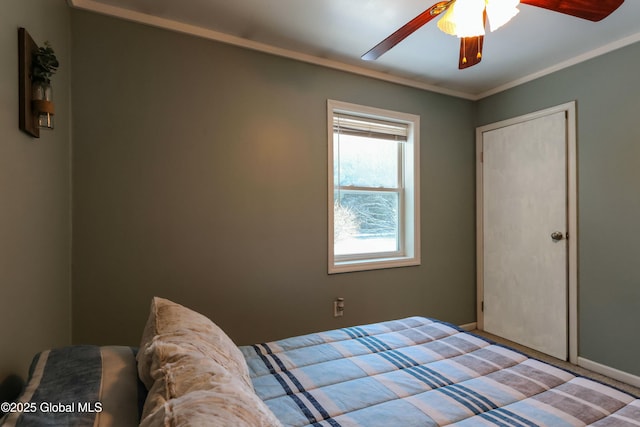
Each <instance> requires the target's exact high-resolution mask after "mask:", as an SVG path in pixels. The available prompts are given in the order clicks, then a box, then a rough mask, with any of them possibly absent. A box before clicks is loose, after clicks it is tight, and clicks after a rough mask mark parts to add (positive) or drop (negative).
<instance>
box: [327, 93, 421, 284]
mask: <svg viewBox="0 0 640 427" xmlns="http://www.w3.org/2000/svg"><path fill="white" fill-rule="evenodd" d="M334 113H339V114H348V115H351V116H357V117H364V118H371V119H376V120H384V121H389V122H396V123H403V124H405V125H407V128H408V129H407V132H408V134H407V141H406V142H405V143H404V144H403V149H402V155H401V158H402V160H403V164H402V177H401V180H400V181H401V183H402V188H401V192H400V197H399V203H400V204H402V206H399V212H400V218H399V224H398V226H399V233H400V235H399V245H400V248H399V251H398V252H394V253H370V254H357V255H353V256H348V257H345V256H337V255H335V253H334V218H333V217H334V202H335V200H334V191H335V184H336V183H334V179H333V177H334V163H333V162H334V158H333V155H334V150H333V147H334V138H333V134H334V131H333V117H334ZM327 122H328V123H327V134H328V147H329V148H328V217H329V227H328V229H329V233H328V237H329V244H328V254H329V274H334V273H346V272H352V271H363V270H376V269H382V268H395V267H406V266H414V265H420V262H421V258H420V135H419V132H420V116H418V115H414V114H408V113H401V112H397V111H390V110H384V109H380V108H374V107H367V106H363V105H357V104H351V103H347V102H341V101H335V100H331V99H330V100H328V101H327Z"/></svg>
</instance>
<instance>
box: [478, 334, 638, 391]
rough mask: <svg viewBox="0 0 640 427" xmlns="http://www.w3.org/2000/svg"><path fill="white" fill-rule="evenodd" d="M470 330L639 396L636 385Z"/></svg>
mask: <svg viewBox="0 0 640 427" xmlns="http://www.w3.org/2000/svg"><path fill="white" fill-rule="evenodd" d="M471 332H472V333H474V334H477V335H480V336H483V337H485V338H488V339H490V340H492V341H495V342H497V343H499V344H503V345H506V346H509V347H512V348H515V349H516V350H518V351H521V352H523V353H524V354H527V355H529V356H530V357H533V358H536V359H539V360H543V361H545V362H547V363H550V364H552V365H555V366H558V367H560V368H564V369H567V370H569V371H572V372H575V373H576V374H579V375H582V376H585V377H589V378H593V379H594V380H596V381H600V382H602V383H605V384H609V385H611V386H613V387H616V388H617V389H619V390H623V391H626V392H627V393H630V394H632V395H634V396H636V397H640V388H637V387H634V386H632V385H629V384H626V383H623V382H620V381H617V380H614V379H612V378H609V377H606V376H604V375H601V374H598V373H596V372H593V371H590V370H588V369H584V368H582V367H580V366H576V365H573V364H571V363H569V362H566V361H564V360H560V359H556V358H555V357H551V356H548V355H546V354H544V353H540V352H539V351H536V350H533V349H530V348H528V347H525V346H522V345H520V344H517V343H514V342H512V341H509V340H506V339H504V338H501V337H498V336H496V335H493V334H490V333H488V332H484V331H481V330H478V329H475V330H473V331H471Z"/></svg>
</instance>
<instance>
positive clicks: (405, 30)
mask: <svg viewBox="0 0 640 427" xmlns="http://www.w3.org/2000/svg"><path fill="white" fill-rule="evenodd" d="M519 3H523V4H528V5H531V6H537V7H541V8H544V9H548V10H552V11H554V12H558V13H563V14H566V15H571V16H575V17H578V18H582V19H588V20H590V21H594V22H597V21H600V20H602V19H604V18H606V17H607V16H609V15H610V14H611V13H613V11H615V10H616V9H617V8H618V7H619V6H620V5H621V4H622V3H624V0H449V1H439V2H437V3H436V4H434V5H433V6H431V7H430V8H429V9H427V10H425V11H424V12H422V13H421V14H420V15H418V16H416V17H415V18H413V19H412V20H411V21H409V22H407V23H406V24H405V25H403V26H402V27H400V28H399V29H398V30H397V31H396V32H394V33H393V34H391V35H390V36H389V37H387V38H386V39H384V40H383V41H381V42H380V43H378V44H377V45H376V46H374V47H373V49H371V50H369V51H368V52H367V53H365V54H364V55H362V59H364V60H369V61H371V60H375V59H378V58H379V57H380V56H381V55H382V54H384V53H386V52H387V51H389V50H390V49H391V48H393V47H394V46H395V45H397V44H398V43H400V42H401V41H402V40H404V39H405V38H407V37H408V36H409V35H411V34H413V32H414V31H416V30H418V29H419V28H420V27H422V26H423V25H425V24H426V23H427V22H429V21H431V20H432V19H434V18H436V17H437V16H439V15H441V14H442V15H443V16H442V18H441V19H440V20H439V21H438V27H439V28H440V29H441V30H442V31H444V32H445V33H447V34H452V35H456V36H458V37H459V38H460V58H459V61H458V68H459V69H461V70H462V69H465V68H469V67H471V66H473V65H476V64H478V63H479V62H480V60H481V59H482V45H483V43H484V28H485V24H486V22H487V20H488V21H489V25H490V28H491V31H494V30H496V29H497V28H499V27H500V26H502V25H504V24H506V23H507V22H508V21H509V20H510V19H511V18H513V17H514V16H515V15H516V14H517V13H518V9H517V6H518V4H519Z"/></svg>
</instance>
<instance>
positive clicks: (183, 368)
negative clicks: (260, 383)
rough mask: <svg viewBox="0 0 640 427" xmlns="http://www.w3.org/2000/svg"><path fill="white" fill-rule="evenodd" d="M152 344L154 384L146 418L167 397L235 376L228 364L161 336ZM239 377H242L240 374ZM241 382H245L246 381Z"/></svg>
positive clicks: (211, 385)
mask: <svg viewBox="0 0 640 427" xmlns="http://www.w3.org/2000/svg"><path fill="white" fill-rule="evenodd" d="M149 348H150V349H152V350H151V351H153V354H154V357H153V361H152V364H151V377H152V378H153V385H152V386H151V388H150V389H149V393H148V395H147V400H146V401H145V404H144V409H143V412H142V418H143V419H144V418H146V417H147V416H148V415H149V414H151V413H153V412H155V411H156V410H157V409H158V407H160V406H162V405H163V404H164V403H165V402H166V401H167V400H170V399H173V398H176V397H180V396H183V395H185V394H187V393H189V392H190V391H194V390H204V389H207V388H213V387H215V386H216V384H217V383H219V382H229V381H230V380H231V379H233V378H234V376H233V375H232V374H230V373H229V372H228V371H227V370H226V369H225V368H223V367H222V366H221V365H219V364H218V363H216V362H215V361H214V360H212V359H210V358H208V357H206V356H204V355H203V354H202V353H201V352H199V351H197V350H189V349H187V348H184V347H181V346H178V345H176V344H174V343H167V342H164V341H159V340H156V341H154V342H153V343H152V344H151V346H150V347H149ZM238 381H241V380H240V379H239V377H238ZM242 384H243V385H245V386H246V384H245V383H244V382H242Z"/></svg>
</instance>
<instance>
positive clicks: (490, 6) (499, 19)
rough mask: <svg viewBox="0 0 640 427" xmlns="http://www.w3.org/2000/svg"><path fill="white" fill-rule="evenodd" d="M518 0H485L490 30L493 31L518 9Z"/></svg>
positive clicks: (515, 13) (507, 20) (514, 14)
mask: <svg viewBox="0 0 640 427" xmlns="http://www.w3.org/2000/svg"><path fill="white" fill-rule="evenodd" d="M519 4H520V0H487V9H486V10H487V18H488V19H489V25H490V27H491V31H495V30H497V29H498V28H500V27H502V26H503V25H504V24H506V23H507V22H509V21H510V20H511V19H512V18H513V17H514V16H516V15H517V14H518V13H519V12H520V10H519V9H518V5H519Z"/></svg>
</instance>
